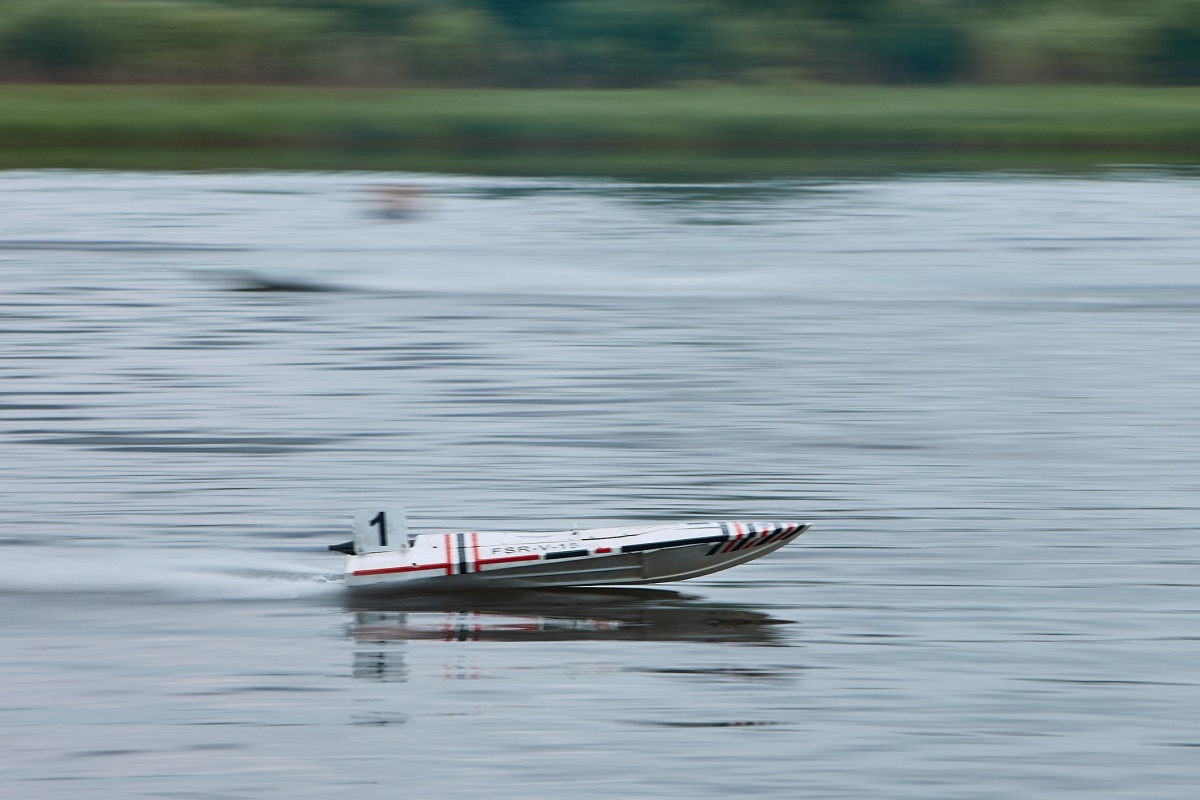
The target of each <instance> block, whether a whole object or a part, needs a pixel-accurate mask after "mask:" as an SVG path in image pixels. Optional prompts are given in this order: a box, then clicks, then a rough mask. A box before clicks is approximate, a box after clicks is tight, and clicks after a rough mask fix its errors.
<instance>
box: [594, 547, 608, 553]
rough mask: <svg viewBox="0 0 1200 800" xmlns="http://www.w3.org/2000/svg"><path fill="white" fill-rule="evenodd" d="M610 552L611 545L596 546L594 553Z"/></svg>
mask: <svg viewBox="0 0 1200 800" xmlns="http://www.w3.org/2000/svg"><path fill="white" fill-rule="evenodd" d="M611 552H612V548H611V547H597V548H596V555H600V554H601V553H611Z"/></svg>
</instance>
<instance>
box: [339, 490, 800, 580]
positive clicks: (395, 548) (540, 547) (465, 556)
mask: <svg viewBox="0 0 1200 800" xmlns="http://www.w3.org/2000/svg"><path fill="white" fill-rule="evenodd" d="M808 527H809V525H808V523H806V522H660V523H653V524H646V525H631V526H627V527H621V528H595V529H591V530H576V529H572V530H568V531H551V532H542V533H529V532H517V531H472V532H467V533H421V534H414V533H411V532H409V530H408V527H407V521H406V515H405V512H404V510H403V509H401V508H372V509H366V510H361V511H356V512H354V538H353V539H352V540H351V541H349V542H345V543H343V544H335V545H330V547H329V549H330V550H336V551H338V552H342V553H345V554H346V555H347V556H348V558H347V559H346V568H345V580H346V585H347V586H349V587H353V588H357V587H374V588H392V587H400V586H413V587H416V586H421V587H423V588H434V586H433V584H434V583H435V582H436V584H437V586H438V587H442V588H452V587H472V588H483V587H484V586H485V585H486V586H508V587H537V586H596V585H619V584H643V583H662V582H666V581H679V580H684V579H685V578H695V577H699V576H701V575H708V574H709V573H713V572H718V571H720V570H723V569H728V568H729V567H734V566H737V565H738V564H744V563H746V562H747V561H753V560H754V559H756V558H760V557H762V556H765V555H767V554H768V553H772V552H774V551H776V550H778V549H779V548H781V547H783V546H784V545H786V544H788V543H789V542H791V541H793V540H794V539H795V538H796V537H797V536H799V535H800V534H801V533H803V532H804V531H805V530H807V529H808Z"/></svg>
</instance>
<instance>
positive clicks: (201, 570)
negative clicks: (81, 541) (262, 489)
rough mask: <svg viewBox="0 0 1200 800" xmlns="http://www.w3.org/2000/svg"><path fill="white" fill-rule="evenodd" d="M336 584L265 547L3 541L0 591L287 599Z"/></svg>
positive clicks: (328, 591) (333, 589) (334, 588)
mask: <svg viewBox="0 0 1200 800" xmlns="http://www.w3.org/2000/svg"><path fill="white" fill-rule="evenodd" d="M341 591H342V584H341V581H340V580H339V578H338V576H337V575H335V574H333V573H330V572H328V571H327V570H323V569H320V568H317V567H314V566H312V565H308V564H301V563H293V562H284V561H280V560H279V559H278V558H277V557H274V556H272V555H271V554H268V553H237V554H221V553H213V552H203V551H202V552H199V553H197V552H195V551H167V550H161V551H151V552H146V551H122V550H114V549H111V548H106V549H104V550H79V549H74V548H73V549H71V550H70V551H65V552H59V553H54V554H51V553H48V552H46V550H45V549H43V548H38V549H36V550H35V549H33V548H22V547H11V548H5V551H4V557H3V559H0V594H64V593H67V594H85V593H86V594H151V595H155V596H156V599H161V600H165V601H174V602H204V601H219V600H293V599H305V598H319V597H322V596H326V595H334V594H337V593H339V592H341Z"/></svg>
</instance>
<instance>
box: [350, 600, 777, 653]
mask: <svg viewBox="0 0 1200 800" xmlns="http://www.w3.org/2000/svg"><path fill="white" fill-rule="evenodd" d="M699 600H700V598H698V597H697V596H695V595H687V594H683V593H682V592H676V591H670V590H667V589H640V588H639V589H633V588H628V589H603V588H600V589H596V588H588V589H526V590H512V591H492V592H480V593H478V594H463V593H454V594H442V595H436V596H435V595H424V596H413V595H390V596H389V595H386V594H368V593H354V594H352V595H350V600H349V602H348V603H347V609H348V610H350V611H353V612H354V623H353V626H352V628H351V636H352V637H353V638H354V639H355V640H356V641H358V642H362V643H369V642H377V643H384V642H389V641H410V640H421V639H424V640H441V641H447V642H479V641H498V642H518V641H571V640H575V641H583V640H591V641H601V640H603V641H607V640H625V641H656V642H740V643H745V644H771V643H774V642H777V641H778V640H779V638H780V635H779V631H778V626H779V625H782V624H786V623H787V622H788V620H782V619H776V618H774V617H771V616H769V615H767V614H764V613H762V612H760V611H753V610H750V609H746V608H742V607H738V606H735V605H728V604H712V603H704V602H702V601H701V602H697V601H699Z"/></svg>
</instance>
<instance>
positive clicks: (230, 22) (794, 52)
mask: <svg viewBox="0 0 1200 800" xmlns="http://www.w3.org/2000/svg"><path fill="white" fill-rule="evenodd" d="M795 80H822V81H840V82H860V83H906V84H921V83H953V82H960V83H966V82H976V83H1021V82H1025V83H1034V82H1037V83H1047V82H1067V81H1071V82H1096V83H1100V82H1121V83H1148V84H1200V0H0V81H4V82H9V83H14V82H42V81H53V82H156V83H275V84H279V83H283V84H329V85H361V86H512V87H580V88H587V87H634V86H654V85H664V84H680V83H689V82H693V83H694V82H714V81H720V82H729V81H747V82H782V81H795Z"/></svg>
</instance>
